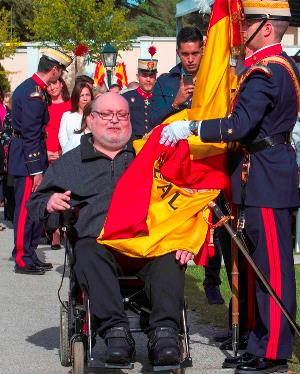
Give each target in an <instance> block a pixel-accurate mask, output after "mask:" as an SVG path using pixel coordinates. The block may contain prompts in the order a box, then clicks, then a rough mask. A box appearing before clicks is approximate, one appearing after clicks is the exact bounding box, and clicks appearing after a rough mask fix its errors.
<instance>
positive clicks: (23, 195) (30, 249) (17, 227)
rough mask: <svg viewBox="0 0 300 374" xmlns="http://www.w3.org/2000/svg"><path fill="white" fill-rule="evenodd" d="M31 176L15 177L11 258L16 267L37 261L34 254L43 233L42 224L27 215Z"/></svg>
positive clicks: (31, 182)
mask: <svg viewBox="0 0 300 374" xmlns="http://www.w3.org/2000/svg"><path fill="white" fill-rule="evenodd" d="M32 186H33V176H27V177H15V180H14V189H15V203H16V206H15V211H14V239H15V246H14V249H13V253H12V256H13V257H14V259H15V262H16V264H17V265H18V266H20V267H24V266H27V265H31V264H33V263H34V261H35V260H36V259H37V255H36V253H35V251H36V249H37V246H38V244H39V240H40V238H41V235H42V232H43V223H41V222H33V221H32V220H31V218H30V217H29V216H28V214H27V208H26V203H27V201H28V199H29V198H30V195H31V193H32Z"/></svg>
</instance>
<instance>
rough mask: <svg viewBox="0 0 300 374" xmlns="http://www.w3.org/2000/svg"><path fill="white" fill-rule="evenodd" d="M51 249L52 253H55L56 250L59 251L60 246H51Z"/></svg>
mask: <svg viewBox="0 0 300 374" xmlns="http://www.w3.org/2000/svg"><path fill="white" fill-rule="evenodd" d="M51 249H52V250H53V251H57V250H58V249H61V245H60V244H52V245H51Z"/></svg>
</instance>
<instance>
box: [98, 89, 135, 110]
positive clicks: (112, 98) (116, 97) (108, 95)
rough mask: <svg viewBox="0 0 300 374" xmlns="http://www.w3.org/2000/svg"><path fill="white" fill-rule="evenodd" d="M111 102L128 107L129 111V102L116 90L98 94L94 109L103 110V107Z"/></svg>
mask: <svg viewBox="0 0 300 374" xmlns="http://www.w3.org/2000/svg"><path fill="white" fill-rule="evenodd" d="M110 103H114V106H117V107H118V106H120V107H124V105H125V107H126V110H127V112H128V111H129V107H128V102H127V100H126V99H124V97H123V96H121V95H120V94H118V93H116V92H105V93H104V94H102V95H100V96H97V97H96V99H95V100H94V101H93V104H92V111H93V110H98V111H99V108H100V110H102V107H106V106H107V105H109V104H110Z"/></svg>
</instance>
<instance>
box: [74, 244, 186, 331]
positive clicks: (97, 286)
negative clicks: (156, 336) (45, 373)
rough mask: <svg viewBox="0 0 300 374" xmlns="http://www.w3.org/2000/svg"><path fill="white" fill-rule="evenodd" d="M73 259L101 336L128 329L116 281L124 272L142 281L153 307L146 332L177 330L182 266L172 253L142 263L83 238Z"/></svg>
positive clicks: (182, 277) (77, 275) (182, 284)
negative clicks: (117, 329)
mask: <svg viewBox="0 0 300 374" xmlns="http://www.w3.org/2000/svg"><path fill="white" fill-rule="evenodd" d="M75 258H76V262H75V266H74V270H75V274H76V277H77V280H78V282H79V285H80V286H81V287H82V288H84V289H86V290H87V292H88V294H89V298H90V306H91V313H92V314H93V315H95V316H96V317H97V319H98V320H99V322H100V328H99V330H98V331H99V333H100V335H103V334H104V333H105V331H106V330H107V329H109V328H111V327H113V326H124V327H128V318H127V316H126V313H125V311H124V306H123V302H122V296H121V292H120V286H119V282H118V279H117V276H118V275H124V273H125V274H126V275H128V274H129V275H130V274H131V275H132V274H135V275H137V276H138V277H139V278H141V279H142V280H143V281H144V282H145V292H146V295H147V298H148V299H149V301H150V303H151V308H152V311H151V315H150V320H149V331H150V330H152V329H155V328H156V327H172V328H174V329H176V330H178V329H179V326H180V316H181V311H182V308H183V301H184V277H185V267H182V266H179V265H178V263H177V262H176V260H175V253H169V254H167V255H164V256H160V257H157V258H154V259H151V260H147V261H145V259H135V258H132V257H127V256H122V255H119V254H117V253H113V251H112V250H111V249H109V248H106V247H104V246H102V245H100V244H98V243H97V242H96V240H95V239H94V238H84V239H80V240H78V241H77V243H76V244H75ZM121 264H122V266H121ZM124 269H126V272H125V270H124Z"/></svg>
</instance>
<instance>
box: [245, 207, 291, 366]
mask: <svg viewBox="0 0 300 374" xmlns="http://www.w3.org/2000/svg"><path fill="white" fill-rule="evenodd" d="M245 214H246V226H245V233H246V236H247V240H248V242H249V250H250V253H251V256H252V258H253V260H254V261H255V263H256V264H257V265H258V267H259V268H260V269H261V271H262V272H263V273H264V275H265V276H266V278H267V279H268V281H269V282H270V284H271V286H272V287H273V289H274V290H275V292H276V293H277V295H278V296H279V297H280V298H281V300H282V302H283V304H284V305H285V306H286V307H287V309H288V311H289V312H290V314H291V315H292V316H293V317H295V315H296V285H295V273H294V261H293V251H292V248H293V246H292V232H291V219H290V212H289V210H288V209H271V208H256V207H247V208H246V211H245ZM255 286H256V287H255V294H256V319H255V320H256V323H255V327H254V329H253V330H252V331H251V332H250V335H249V342H248V347H247V351H248V352H250V353H252V354H255V355H257V356H259V357H265V358H269V359H287V358H290V357H291V355H292V348H293V330H292V328H291V327H290V325H289V323H288V321H287V319H286V318H285V316H284V315H283V314H282V312H281V311H280V309H279V307H278V306H277V305H276V304H275V302H274V301H273V299H272V298H271V297H270V296H269V294H268V292H267V291H266V289H265V287H264V286H263V285H262V283H261V282H260V281H258V280H256V283H255Z"/></svg>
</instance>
